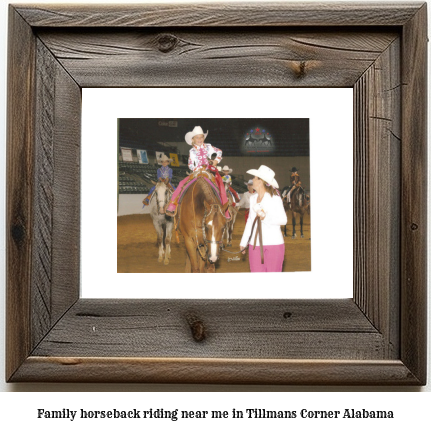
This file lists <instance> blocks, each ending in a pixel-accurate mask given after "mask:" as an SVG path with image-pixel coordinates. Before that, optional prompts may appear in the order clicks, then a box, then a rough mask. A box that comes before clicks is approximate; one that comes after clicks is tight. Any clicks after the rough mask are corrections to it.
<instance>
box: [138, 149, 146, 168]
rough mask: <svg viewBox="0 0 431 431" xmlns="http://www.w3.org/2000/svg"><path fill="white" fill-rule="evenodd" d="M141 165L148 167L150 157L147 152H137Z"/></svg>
mask: <svg viewBox="0 0 431 431" xmlns="http://www.w3.org/2000/svg"><path fill="white" fill-rule="evenodd" d="M137 153H138V160H139V163H144V164H145V165H148V156H147V151H146V150H137Z"/></svg>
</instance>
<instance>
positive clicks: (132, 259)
mask: <svg viewBox="0 0 431 431" xmlns="http://www.w3.org/2000/svg"><path fill="white" fill-rule="evenodd" d="M288 218H289V223H288V231H287V234H288V236H287V237H285V238H284V243H285V245H286V255H285V259H284V264H283V272H292V271H310V270H311V237H310V216H309V215H306V216H305V217H304V238H300V235H298V237H297V238H296V239H292V237H291V235H292V225H291V218H292V217H291V215H290V214H288ZM298 223H299V220H298ZM244 226H245V223H244V210H241V211H240V212H239V214H238V215H237V218H236V222H235V227H234V233H233V238H232V247H229V248H228V250H230V251H238V250H239V242H240V240H241V237H242V233H243V232H244ZM297 227H298V225H297ZM178 236H179V241H180V242H179V243H177V241H176V237H175V233H174V234H173V235H172V244H171V260H170V261H169V264H168V265H165V264H164V263H163V262H161V263H159V262H158V260H157V259H158V248H157V245H156V241H157V236H156V231H155V229H154V226H153V223H152V221H151V217H150V215H149V214H133V215H125V216H120V217H117V272H120V273H160V272H166V273H183V272H184V270H185V261H186V251H185V247H184V239H183V237H182V235H181V234H179V235H178ZM237 258H239V260H237ZM216 272H219V273H228V272H250V267H249V264H248V256H247V255H245V256H244V255H242V254H240V253H238V254H230V253H226V252H223V251H222V252H221V255H220V259H219V261H218V262H217V264H216Z"/></svg>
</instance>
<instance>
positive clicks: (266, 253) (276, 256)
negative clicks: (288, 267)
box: [248, 244, 284, 272]
mask: <svg viewBox="0 0 431 431" xmlns="http://www.w3.org/2000/svg"><path fill="white" fill-rule="evenodd" d="M263 257H264V264H263V265H262V261H261V257H260V247H259V246H256V248H255V249H254V250H253V246H252V245H250V244H249V246H248V260H249V262H250V271H251V272H282V270H283V261H284V244H279V245H264V246H263Z"/></svg>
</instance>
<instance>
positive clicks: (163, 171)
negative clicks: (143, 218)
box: [142, 154, 175, 205]
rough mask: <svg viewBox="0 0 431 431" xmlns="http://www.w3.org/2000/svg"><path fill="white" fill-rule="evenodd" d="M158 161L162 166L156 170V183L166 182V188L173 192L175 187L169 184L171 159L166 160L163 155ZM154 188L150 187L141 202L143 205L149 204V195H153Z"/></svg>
mask: <svg viewBox="0 0 431 431" xmlns="http://www.w3.org/2000/svg"><path fill="white" fill-rule="evenodd" d="M160 161H161V163H162V166H161V167H160V168H159V169H157V181H165V182H166V181H167V183H166V184H167V186H168V187H169V188H170V189H171V190H175V187H174V186H173V185H172V184H171V180H172V169H171V168H170V167H169V163H170V162H172V159H170V158H168V157H167V156H166V154H163V155H162V157H161V158H160ZM153 184H154V183H153ZM155 188H156V186H155V185H154V186H153V187H151V189H150V191H149V193H148V196H147V197H146V198H145V199H144V200H143V201H142V203H143V204H144V205H149V204H150V199H151V195H152V194H153V192H154V189H155Z"/></svg>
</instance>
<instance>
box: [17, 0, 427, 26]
mask: <svg viewBox="0 0 431 431" xmlns="http://www.w3.org/2000/svg"><path fill="white" fill-rule="evenodd" d="M420 5H421V3H419V2H417V3H416V2H401V3H392V4H388V3H374V4H373V3H372V2H344V3H343V2H333V3H323V2H318V3H312V2H304V3H300V4H299V3H289V2H274V3H265V5H264V8H262V5H259V4H253V3H247V2H243V3H229V2H226V3H223V4H220V3H211V2H209V3H197V2H196V3H195V4H185V5H179V4H158V5H139V6H137V5H134V4H126V5H100V6H98V5H69V6H67V5H55V4H54V5H43V6H35V5H30V6H25V5H17V6H16V8H17V11H18V13H19V14H21V15H22V16H23V17H24V19H25V20H26V21H27V22H28V23H29V24H30V25H31V26H33V27H165V26H167V27H189V26H190V27H195V26H200V27H212V26H216V27H220V26H222V27H224V26H230V27H239V26H252V27H259V26H273V27H276V26H313V25H315V26H323V27H327V26H373V25H375V26H397V25H403V24H405V23H406V22H407V21H409V20H410V19H411V18H412V17H413V16H414V15H415V13H416V11H417V9H418V7H419V6H420Z"/></svg>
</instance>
